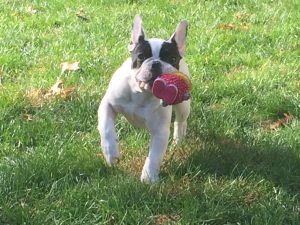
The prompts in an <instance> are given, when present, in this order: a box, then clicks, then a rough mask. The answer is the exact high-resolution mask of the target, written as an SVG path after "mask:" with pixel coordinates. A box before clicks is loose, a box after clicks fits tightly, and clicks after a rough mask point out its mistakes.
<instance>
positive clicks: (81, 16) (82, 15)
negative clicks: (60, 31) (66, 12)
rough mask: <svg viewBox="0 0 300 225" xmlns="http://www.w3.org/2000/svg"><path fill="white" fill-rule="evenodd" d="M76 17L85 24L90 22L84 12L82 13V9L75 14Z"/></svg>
mask: <svg viewBox="0 0 300 225" xmlns="http://www.w3.org/2000/svg"><path fill="white" fill-rule="evenodd" d="M76 16H77V17H78V18H79V19H82V20H83V21H85V22H90V19H89V18H87V16H86V15H85V12H84V11H83V9H80V10H79V12H77V13H76Z"/></svg>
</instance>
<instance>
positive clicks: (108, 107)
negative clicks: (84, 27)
mask: <svg viewBox="0 0 300 225" xmlns="http://www.w3.org/2000/svg"><path fill="white" fill-rule="evenodd" d="M187 27H188V24H187V21H186V20H182V21H181V22H180V23H179V24H178V26H177V28H176V31H175V33H174V34H173V35H172V36H171V38H170V39H169V40H167V41H165V40H162V39H158V38H150V39H147V38H146V36H145V32H144V30H143V27H142V19H141V17H140V16H135V18H134V21H133V29H132V35H131V42H130V44H129V45H128V50H129V52H130V53H131V57H130V58H129V59H127V60H126V61H125V62H124V63H123V65H122V66H121V67H120V68H119V69H118V70H117V71H116V72H115V73H114V75H113V76H112V79H111V81H110V84H109V87H108V89H107V91H106V93H105V95H104V97H103V99H102V101H101V104H100V107H99V110H98V119H99V121H98V129H99V132H100V136H101V146H102V150H103V153H104V156H105V159H106V161H107V163H108V165H113V164H115V163H117V161H118V158H119V149H118V142H117V134H116V130H115V119H116V116H117V114H119V113H121V114H123V115H124V116H125V117H126V118H127V120H128V121H129V122H131V123H132V124H134V125H136V126H138V127H143V128H147V129H148V130H149V131H150V133H151V142H150V150H149V154H148V157H147V159H146V161H145V164H144V167H143V170H142V174H141V181H144V182H155V181H157V180H158V179H159V176H158V175H159V169H160V165H161V163H162V160H163V156H164V154H165V151H166V149H167V145H168V141H169V136H170V124H171V115H172V106H167V107H162V106H161V105H160V101H159V99H157V98H156V97H154V96H153V95H152V92H151V86H152V83H153V81H154V79H155V78H157V77H158V76H159V75H160V74H164V73H168V72H172V71H176V70H179V71H181V72H183V73H185V74H187V75H189V70H188V67H187V64H186V63H185V61H184V59H183V56H184V54H185V43H186V36H187ZM173 108H174V110H175V116H176V118H175V122H174V141H175V143H179V142H180V140H181V139H182V138H183V137H184V136H185V134H186V128H187V118H188V116H189V113H190V100H188V101H184V102H182V103H180V104H177V105H174V106H173Z"/></svg>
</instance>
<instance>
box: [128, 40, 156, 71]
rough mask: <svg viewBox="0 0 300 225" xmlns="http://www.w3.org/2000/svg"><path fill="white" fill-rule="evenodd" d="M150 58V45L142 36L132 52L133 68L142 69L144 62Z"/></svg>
mask: <svg viewBox="0 0 300 225" xmlns="http://www.w3.org/2000/svg"><path fill="white" fill-rule="evenodd" d="M150 57H152V50H151V46H150V43H149V41H146V40H145V39H144V38H143V36H140V38H139V42H138V44H137V45H136V47H135V48H134V49H133V51H132V52H131V58H132V68H133V69H138V68H140V67H141V65H142V64H143V62H144V61H145V60H146V59H148V58H150Z"/></svg>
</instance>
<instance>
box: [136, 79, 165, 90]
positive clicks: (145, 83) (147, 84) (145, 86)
mask: <svg viewBox="0 0 300 225" xmlns="http://www.w3.org/2000/svg"><path fill="white" fill-rule="evenodd" d="M159 76H160V75H157V76H153V77H152V78H151V79H150V80H147V81H141V80H138V79H136V81H137V82H138V85H139V87H140V88H141V89H143V90H150V89H152V86H153V83H154V81H155V79H156V78H158V77H159Z"/></svg>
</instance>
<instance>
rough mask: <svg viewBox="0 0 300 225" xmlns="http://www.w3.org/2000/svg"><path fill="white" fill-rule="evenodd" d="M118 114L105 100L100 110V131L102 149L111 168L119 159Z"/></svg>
mask: <svg viewBox="0 0 300 225" xmlns="http://www.w3.org/2000/svg"><path fill="white" fill-rule="evenodd" d="M115 119H116V113H115V112H114V110H113V109H112V107H111V105H110V104H109V103H108V102H107V101H106V100H105V99H103V100H102V102H101V104H100V106H99V109H98V130H99V132H100V136H101V147H102V151H103V154H104V157H105V159H106V162H107V164H108V165H109V166H112V165H113V164H116V163H117V162H118V159H119V149H118V141H117V134H116V129H115Z"/></svg>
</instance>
